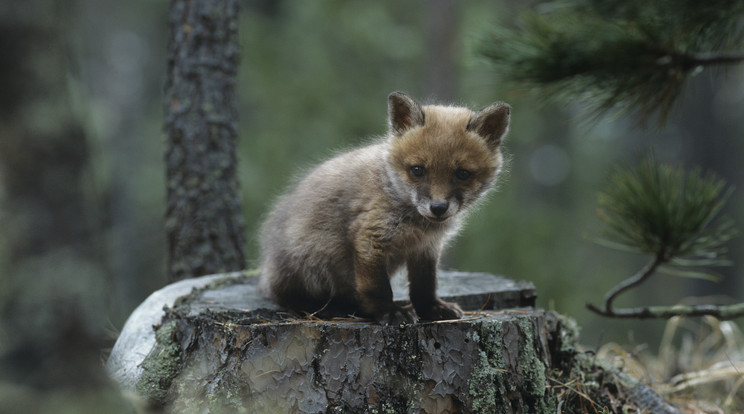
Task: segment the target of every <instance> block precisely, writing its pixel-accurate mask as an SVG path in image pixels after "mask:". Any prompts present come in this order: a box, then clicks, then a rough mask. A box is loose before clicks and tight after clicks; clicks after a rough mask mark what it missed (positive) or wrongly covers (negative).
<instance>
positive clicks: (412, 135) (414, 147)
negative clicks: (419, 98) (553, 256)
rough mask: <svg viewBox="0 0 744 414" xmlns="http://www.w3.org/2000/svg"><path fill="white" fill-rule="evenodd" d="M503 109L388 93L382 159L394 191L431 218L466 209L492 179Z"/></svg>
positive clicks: (497, 162)
mask: <svg viewBox="0 0 744 414" xmlns="http://www.w3.org/2000/svg"><path fill="white" fill-rule="evenodd" d="M509 111H510V108H509V105H508V104H506V103H503V102H497V103H494V104H492V105H490V106H488V107H486V108H484V109H482V110H480V111H478V112H473V111H471V110H470V109H467V108H460V107H451V106H421V105H419V104H418V103H417V102H416V101H414V100H413V99H411V98H410V97H409V96H407V95H405V94H403V93H400V92H393V93H392V94H390V97H389V106H388V116H389V122H390V137H389V140H390V141H389V150H388V154H387V163H388V173H389V176H390V179H391V182H392V183H393V189H394V191H395V192H396V193H397V194H398V195H399V196H400V197H403V198H410V200H411V203H412V204H413V205H414V206H415V207H416V210H417V211H418V212H419V214H421V215H422V216H424V217H426V218H427V219H428V220H430V221H432V222H444V221H446V220H448V219H449V218H451V217H453V216H455V215H456V214H457V213H459V212H462V211H464V210H465V209H467V207H469V206H470V205H472V203H473V202H474V201H476V200H477V199H478V198H480V196H482V195H483V194H484V193H485V192H486V191H487V190H488V189H489V188H491V186H492V185H493V183H494V182H495V181H496V175H497V174H498V172H499V170H500V169H501V164H502V155H501V140H502V139H503V137H504V135H506V132H507V129H508V127H509Z"/></svg>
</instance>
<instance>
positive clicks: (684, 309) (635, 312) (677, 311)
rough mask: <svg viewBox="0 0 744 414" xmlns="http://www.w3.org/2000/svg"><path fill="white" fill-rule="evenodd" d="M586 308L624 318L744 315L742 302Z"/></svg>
mask: <svg viewBox="0 0 744 414" xmlns="http://www.w3.org/2000/svg"><path fill="white" fill-rule="evenodd" d="M586 306H587V308H589V310H591V311H592V312H595V313H598V314H600V315H602V316H609V317H612V318H624V319H651V318H654V319H669V318H672V317H674V316H713V317H715V318H717V319H719V320H729V319H735V318H740V317H742V316H744V302H743V303H736V304H733V305H696V306H684V305H675V306H649V307H641V308H621V309H610V310H607V309H605V310H602V309H599V308H598V307H596V306H594V305H592V304H591V303H588V304H587V305H586Z"/></svg>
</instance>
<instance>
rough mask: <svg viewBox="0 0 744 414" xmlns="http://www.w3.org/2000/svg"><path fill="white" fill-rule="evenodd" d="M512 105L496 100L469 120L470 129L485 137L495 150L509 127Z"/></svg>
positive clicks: (490, 146) (489, 145) (468, 128)
mask: <svg viewBox="0 0 744 414" xmlns="http://www.w3.org/2000/svg"><path fill="white" fill-rule="evenodd" d="M510 113H511V107H510V106H509V104H506V103H504V102H496V103H494V104H491V105H490V106H487V107H486V108H483V109H481V110H480V111H478V112H477V113H476V114H475V115H473V117H472V118H470V122H468V127H467V130H468V131H472V132H475V133H476V134H478V135H480V136H482V137H483V138H485V140H486V143H487V144H488V147H489V148H491V150H495V149H496V148H497V147H498V146H499V145H500V144H501V139H502V138H503V137H504V135H506V131H507V130H508V129H509V115H510Z"/></svg>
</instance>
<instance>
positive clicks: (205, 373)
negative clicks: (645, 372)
mask: <svg viewBox="0 0 744 414" xmlns="http://www.w3.org/2000/svg"><path fill="white" fill-rule="evenodd" d="M256 279H257V278H256V277H255V276H246V275H244V274H239V273H238V274H230V275H222V276H212V277H210V278H207V279H193V280H187V281H183V282H179V283H178V284H175V285H171V286H169V287H168V288H166V289H164V290H166V291H167V290H170V293H168V292H165V293H164V292H156V294H154V295H155V296H156V297H155V298H154V299H153V298H152V297H151V298H149V299H148V301H146V302H145V303H144V304H143V305H142V307H141V308H142V309H144V310H141V309H138V310H137V311H135V313H134V314H133V315H132V318H131V319H130V321H128V322H127V325H126V326H125V328H124V331H123V332H122V335H121V337H120V339H119V341H118V342H117V346H115V348H114V350H113V352H112V355H111V357H110V358H109V361H108V364H107V368H108V370H109V372H110V373H111V374H112V376H113V377H114V378H115V379H117V380H118V381H119V382H120V383H121V384H122V385H123V387H124V388H128V389H130V390H135V391H136V392H137V393H138V394H140V395H141V396H143V397H145V398H147V399H148V400H149V401H150V402H151V403H153V404H155V405H158V406H161V407H163V408H164V409H165V411H168V412H216V413H221V412H249V413H262V412H299V413H334V412H339V413H346V412H392V413H409V412H416V413H419V412H424V413H459V412H489V413H554V412H557V411H559V407H561V408H562V409H563V410H564V411H563V412H572V411H566V410H567V409H570V407H569V406H570V405H571V404H574V405H575V404H583V403H585V401H584V400H583V399H582V398H583V397H582V396H581V394H580V393H572V392H570V391H569V390H567V389H564V388H562V387H561V386H560V384H566V383H568V382H569V381H571V378H570V377H571V376H576V375H578V374H577V372H578V371H577V370H579V369H581V370H582V373H583V374H582V375H584V374H586V375H590V374H591V373H594V374H596V375H600V374H601V375H602V376H603V378H607V375H606V369H604V368H596V367H597V366H596V364H593V363H592V362H591V361H584V362H581V361H582V360H581V358H577V356H578V355H581V353H580V352H579V351H578V350H577V344H576V329H575V328H574V327H573V324H572V323H571V322H570V321H568V320H565V319H563V318H561V317H559V316H557V315H555V314H554V313H551V312H545V311H543V310H539V309H534V307H533V306H534V301H535V297H536V296H535V289H534V287H533V286H532V285H531V284H529V283H525V282H513V281H510V280H508V279H504V278H500V277H497V276H493V275H487V274H470V273H452V272H451V273H446V272H444V273H443V274H442V275H441V279H440V288H441V289H440V292H439V293H440V296H442V297H443V298H444V299H445V300H450V301H452V300H454V301H457V302H458V303H459V304H460V305H461V306H462V307H463V308H464V309H465V310H466V311H467V312H466V316H465V318H463V319H461V320H456V321H440V322H428V323H417V324H413V325H402V326H382V325H379V324H375V323H372V322H369V321H367V320H363V319H356V318H350V317H336V318H330V317H329V318H324V319H319V318H317V317H315V316H303V315H295V314H291V313H288V312H287V311H285V310H282V309H280V308H278V307H277V306H276V305H274V304H273V303H271V302H267V301H265V300H264V299H262V298H260V297H259V295H258V294H257V292H256ZM184 283H186V284H184ZM394 289H395V292H396V297H398V298H400V299H401V300H404V298H405V295H404V291H405V288H404V286H402V285H400V284H398V285H397V286H395V288H394ZM151 299H152V300H151ZM157 305H160V308H157ZM163 305H166V308H165V309H163V307H162V306H163ZM155 309H160V310H155ZM148 318H149V319H148ZM148 321H150V322H151V323H150V325H152V324H157V326H156V327H155V329H152V328H150V332H146V331H144V330H142V329H141V328H142V326H143V324H147V323H148ZM130 322H132V324H131V325H130ZM134 327H136V328H137V329H135V328H134ZM142 343H144V345H143V344H142ZM603 382H604V380H603ZM634 385H637V384H633V386H634ZM598 388H601V387H599V386H598ZM632 389H633V388H632V386H618V385H616V384H615V385H613V388H612V389H611V391H610V392H611V394H608V395H612V396H613V398H614V400H613V401H615V402H613V401H610V400H608V397H603V395H605V394H603V392H605V391H607V390H600V389H598V390H597V395H596V396H595V398H594V399H589V400H587V401H586V403H587V404H589V402H588V401H592V403H595V402H594V401H595V399H596V401H600V402H601V401H603V400H602V398H604V399H605V400H607V404H611V403H615V404H616V403H617V401H627V402H632V398H631V394H632V391H631V390H632ZM644 390H647V389H646V388H644ZM649 392H650V390H649ZM651 395H652V397H655V398H656V399H655V400H654V401H656V402H658V403H659V404H661V405H659V407H662V408H658V407H657V408H658V409H657V410H656V411H654V412H659V413H665V412H676V411H674V410H673V408H672V407H671V406H668V404H667V403H666V402H664V401H663V400H661V399H660V398H658V396H656V395H655V394H653V392H651ZM652 399H653V398H652ZM657 400H658V401H657ZM647 404H648V403H647ZM576 407H579V405H576ZM667 408H668V410H667Z"/></svg>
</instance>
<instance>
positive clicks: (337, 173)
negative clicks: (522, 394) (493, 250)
mask: <svg viewBox="0 0 744 414" xmlns="http://www.w3.org/2000/svg"><path fill="white" fill-rule="evenodd" d="M388 101H389V102H388V116H389V126H390V131H389V133H388V135H387V136H386V137H384V138H383V139H382V140H380V141H379V142H378V143H375V144H373V145H370V146H366V147H363V148H359V149H357V150H354V151H351V152H347V153H344V154H341V155H339V156H337V157H335V158H332V159H331V160H329V161H326V162H325V163H323V164H321V165H320V166H318V167H316V168H315V169H314V170H312V171H311V172H310V173H309V174H308V175H307V176H306V177H304V178H303V179H302V180H301V181H300V182H299V183H298V184H297V185H296V186H295V187H294V189H292V190H291V191H290V192H289V193H288V194H285V195H284V196H282V197H280V198H279V200H278V201H277V203H276V205H275V206H274V208H273V210H272V212H271V213H270V214H269V216H268V218H267V220H266V222H265V223H264V225H263V228H262V232H261V233H262V234H261V244H262V273H261V280H260V283H259V288H260V290H261V292H262V293H263V294H264V296H266V297H268V298H270V299H273V300H274V301H276V302H277V303H279V304H280V305H282V306H285V307H287V308H290V309H294V310H302V311H310V312H313V311H317V310H320V309H334V310H337V311H347V312H356V313H358V314H360V315H364V316H368V317H371V318H373V319H374V320H376V321H378V322H380V323H382V324H400V323H412V322H414V321H415V320H416V316H418V317H419V318H421V319H423V320H442V319H458V318H461V317H462V315H463V312H462V310H461V309H460V307H459V306H458V305H457V304H455V303H449V302H445V301H442V300H441V299H439V298H438V297H437V295H436V274H437V264H438V261H439V257H440V254H441V251H442V248H443V246H444V245H445V243H446V241H447V240H448V239H449V238H451V237H452V236H453V235H454V234H455V233H456V232H457V231H458V229H459V228H460V226H461V224H462V221H463V218H464V216H465V213H466V211H467V210H468V208H470V207H471V206H472V205H473V204H474V203H475V202H476V201H477V200H478V199H479V198H481V197H482V196H483V195H484V194H485V193H486V192H487V191H488V190H489V188H491V187H492V186H493V184H494V182H495V181H496V176H497V175H498V173H499V171H500V169H501V166H502V162H503V161H502V155H501V140H502V139H503V137H504V135H505V134H506V132H507V129H508V126H509V112H510V107H509V105H507V104H505V103H501V102H498V103H494V104H492V105H491V106H488V107H486V108H484V109H482V110H480V111H478V112H473V111H471V110H469V109H467V108H460V107H453V106H421V105H419V103H417V102H416V101H414V100H413V99H411V98H410V97H409V96H407V95H405V94H403V93H400V92H394V93H392V94H391V95H390V96H389V98H388ZM404 264H405V266H406V268H407V270H408V280H409V286H410V298H411V303H412V305H413V309H415V314H414V313H413V312H412V311H411V310H410V308H403V307H401V306H398V305H396V304H394V303H393V292H392V289H391V287H390V277H391V276H392V275H393V274H394V273H395V271H396V270H397V269H399V268H400V267H401V266H403V265H404Z"/></svg>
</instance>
